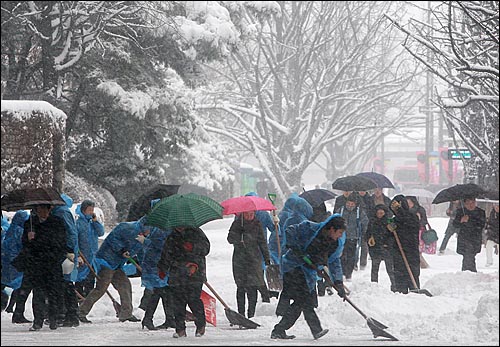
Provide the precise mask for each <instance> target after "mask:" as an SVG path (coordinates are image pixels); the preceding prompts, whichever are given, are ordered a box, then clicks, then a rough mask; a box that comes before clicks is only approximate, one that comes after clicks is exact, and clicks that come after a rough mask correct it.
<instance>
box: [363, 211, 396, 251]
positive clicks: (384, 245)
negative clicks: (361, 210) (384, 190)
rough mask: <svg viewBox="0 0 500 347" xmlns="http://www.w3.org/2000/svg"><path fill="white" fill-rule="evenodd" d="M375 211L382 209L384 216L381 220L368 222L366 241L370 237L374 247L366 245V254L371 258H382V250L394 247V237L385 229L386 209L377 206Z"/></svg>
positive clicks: (375, 219)
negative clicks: (373, 241)
mask: <svg viewBox="0 0 500 347" xmlns="http://www.w3.org/2000/svg"><path fill="white" fill-rule="evenodd" d="M376 208H377V209H381V208H382V209H384V211H385V215H384V216H383V217H382V218H376V217H375V218H373V219H371V220H370V223H369V225H368V230H367V232H366V239H367V240H369V239H370V238H371V237H373V239H374V240H375V245H373V246H370V245H368V252H369V254H370V257H372V258H382V256H383V254H384V250H391V249H392V248H393V247H394V236H392V233H391V232H390V231H389V230H388V229H387V223H388V220H387V213H388V210H389V209H388V208H387V207H386V206H384V205H377V207H376Z"/></svg>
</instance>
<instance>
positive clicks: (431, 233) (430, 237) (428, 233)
mask: <svg viewBox="0 0 500 347" xmlns="http://www.w3.org/2000/svg"><path fill="white" fill-rule="evenodd" d="M438 239H439V237H438V236H437V232H436V230H434V229H427V230H424V231H423V232H422V240H423V241H424V243H425V244H426V245H430V244H431V243H433V242H436V241H437V240H438Z"/></svg>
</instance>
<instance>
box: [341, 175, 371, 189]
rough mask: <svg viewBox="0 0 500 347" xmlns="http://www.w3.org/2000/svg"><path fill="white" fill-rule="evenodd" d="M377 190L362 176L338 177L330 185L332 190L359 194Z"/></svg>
mask: <svg viewBox="0 0 500 347" xmlns="http://www.w3.org/2000/svg"><path fill="white" fill-rule="evenodd" d="M375 188H377V184H376V183H375V182H373V181H372V180H370V179H368V178H366V177H362V176H345V177H340V178H337V179H336V180H335V182H333V183H332V189H338V190H343V191H355V192H361V191H366V190H371V189H375Z"/></svg>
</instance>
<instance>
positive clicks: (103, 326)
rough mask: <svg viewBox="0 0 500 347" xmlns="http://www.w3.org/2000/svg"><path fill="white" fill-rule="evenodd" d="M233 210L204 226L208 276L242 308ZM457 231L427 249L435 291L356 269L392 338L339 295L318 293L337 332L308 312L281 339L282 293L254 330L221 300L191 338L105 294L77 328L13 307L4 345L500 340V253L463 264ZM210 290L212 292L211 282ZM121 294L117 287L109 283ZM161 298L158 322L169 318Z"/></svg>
mask: <svg viewBox="0 0 500 347" xmlns="http://www.w3.org/2000/svg"><path fill="white" fill-rule="evenodd" d="M231 222H232V217H226V218H224V219H223V220H217V221H213V222H210V223H208V224H206V225H205V226H203V230H204V231H205V232H206V234H207V236H208V237H209V239H210V242H211V252H210V254H209V256H208V257H207V268H208V270H207V271H208V272H207V276H208V282H209V283H210V284H211V285H212V287H214V289H215V290H216V291H217V292H218V294H219V295H220V296H221V297H222V298H223V300H224V301H225V302H226V303H227V304H228V305H229V307H230V308H231V309H232V310H234V311H236V310H237V308H236V295H235V293H236V286H235V284H234V280H233V277H232V272H231V255H232V247H231V246H230V245H229V244H228V243H227V241H226V237H227V232H228V230H229V226H230V225H231ZM447 222H448V219H447V218H430V224H431V225H432V227H434V228H435V229H436V230H437V232H438V235H439V238H440V239H439V240H438V244H440V243H441V239H442V237H443V234H444V230H445V228H446V225H447ZM455 249H456V237H455V236H454V237H452V239H451V240H450V242H449V243H448V249H447V252H446V254H445V255H444V256H438V255H425V258H426V260H427V262H428V263H429V264H430V268H428V269H422V271H421V276H420V282H421V286H422V288H425V289H427V290H429V291H430V292H431V293H432V294H433V295H434V296H433V297H427V296H425V295H423V294H408V295H403V294H396V293H392V292H391V291H390V290H389V278H388V276H387V274H386V273H385V268H384V266H383V265H382V266H381V269H380V272H379V281H380V282H379V283H371V282H370V270H369V269H370V266H371V265H370V261H369V265H368V266H367V268H366V269H365V270H364V271H357V272H354V274H353V279H352V282H350V283H347V286H348V287H349V288H350V289H351V290H352V294H351V296H350V299H351V301H352V302H353V303H354V304H355V305H356V306H357V307H359V308H360V309H361V310H362V311H363V312H364V313H365V314H366V315H367V316H368V317H370V318H374V319H376V320H378V321H379V322H381V323H383V324H385V325H386V326H388V329H386V331H387V332H389V333H390V334H392V335H394V336H395V337H397V338H399V340H400V341H397V342H390V341H387V340H384V339H382V338H376V339H374V338H373V336H372V334H371V331H370V329H369V328H368V326H367V324H366V320H365V319H364V318H363V317H362V316H361V315H360V314H359V313H358V312H357V311H355V309H354V308H353V307H351V306H350V305H349V304H348V303H347V302H342V301H341V300H340V298H339V297H338V296H337V295H333V296H328V295H327V296H325V297H320V298H319V308H318V309H317V313H318V316H319V317H320V320H321V323H322V325H323V328H328V329H330V332H329V333H328V334H327V335H325V336H324V337H323V338H321V339H319V340H317V341H315V340H314V339H313V338H312V335H311V333H310V330H309V328H308V326H307V324H306V322H305V321H304V319H303V318H302V317H301V318H299V320H298V321H297V323H296V324H295V326H294V327H292V328H291V329H290V330H289V331H288V333H289V334H294V335H296V336H297V338H296V339H295V340H287V341H276V340H271V339H270V338H269V336H270V333H271V330H272V328H273V326H274V325H275V324H276V323H277V322H278V318H277V317H276V316H275V315H274V310H275V308H276V304H277V300H276V299H274V298H272V299H271V303H270V304H264V303H261V302H260V297H259V302H258V304H257V310H256V317H254V318H253V319H252V320H253V321H255V322H257V323H259V324H261V327H259V328H257V329H255V330H239V329H237V328H235V327H230V326H229V322H228V320H227V318H226V316H225V312H224V308H223V306H222V305H221V304H220V303H219V302H218V303H217V327H214V326H211V325H210V324H208V325H207V332H206V335H205V336H203V337H201V338H196V337H194V330H195V327H194V323H193V322H188V323H187V333H188V338H186V339H182V340H177V339H174V338H172V334H173V330H172V329H168V330H160V331H148V330H141V324H140V323H131V322H126V323H120V322H119V321H118V319H117V318H116V317H115V312H114V310H113V306H112V303H111V300H110V299H109V298H108V297H107V296H103V297H102V298H101V299H100V300H99V301H98V302H97V303H96V305H95V306H94V308H93V309H92V311H91V312H90V314H89V315H88V316H87V317H88V318H89V319H90V320H91V321H93V324H89V325H80V326H79V327H76V328H58V329H57V330H55V331H51V330H49V329H48V327H47V326H45V327H44V328H43V329H42V330H41V331H39V332H30V331H28V329H29V327H30V324H22V325H14V324H12V323H11V322H10V320H11V314H8V313H6V312H2V314H1V320H2V329H1V345H2V346H7V345H14V346H36V345H39V346H55V345H93V346H94V345H116V346H118V345H135V346H137V345H142V346H145V345H176V344H181V345H187V346H188V345H204V346H208V345H214V346H215V345H233V346H264V345H276V346H282V345H296V346H298V345H315V346H317V345H323V346H326V345H330V346H332V345H339V346H340V345H342V346H345V345H358V346H359V345H367V346H368V345H374V346H381V345H384V346H386V345H391V346H407V345H420V346H423V345H428V346H432V345H433V346H439V345H441V346H445V345H448V346H449V345H463V346H470V345H483V346H486V345H489V346H491V345H497V346H498V345H499V272H498V268H499V263H498V259H499V257H498V255H496V256H494V265H493V266H492V267H488V268H487V267H485V264H486V256H485V250H484V248H483V250H482V252H481V253H480V254H478V256H477V257H476V260H477V267H478V273H471V272H461V271H460V268H461V261H462V257H461V256H460V255H458V254H456V253H455ZM131 281H132V285H133V302H134V314H135V315H136V316H137V317H138V318H141V319H142V317H143V315H144V312H143V311H142V310H140V309H138V308H137V307H138V306H139V302H140V299H141V296H142V292H143V288H141V286H140V280H139V279H138V278H132V279H131ZM204 289H205V291H207V292H209V293H210V291H209V290H208V288H205V287H204ZM110 292H111V293H112V294H113V296H115V298H117V299H118V293H117V292H116V291H115V290H114V288H112V287H110ZM26 317H27V318H28V319H32V318H33V316H32V311H31V296H30V299H29V300H28V303H27V309H26ZM163 321H164V315H163V309H162V308H161V305H160V306H159V307H158V309H157V311H156V314H155V319H154V322H155V324H156V325H158V324H161V323H163Z"/></svg>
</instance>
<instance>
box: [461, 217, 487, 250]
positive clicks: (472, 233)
mask: <svg viewBox="0 0 500 347" xmlns="http://www.w3.org/2000/svg"><path fill="white" fill-rule="evenodd" d="M466 214H467V215H469V221H468V222H467V223H460V220H461V219H462V217H463V216H464V215H466ZM485 224H486V213H485V212H484V210H483V209H482V208H479V207H476V208H475V209H474V210H472V211H469V210H467V209H466V208H459V209H457V214H456V216H455V219H454V220H453V226H454V227H456V228H457V229H458V238H457V253H458V254H462V255H471V254H477V253H480V252H481V244H482V240H483V228H484V226H485Z"/></svg>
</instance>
